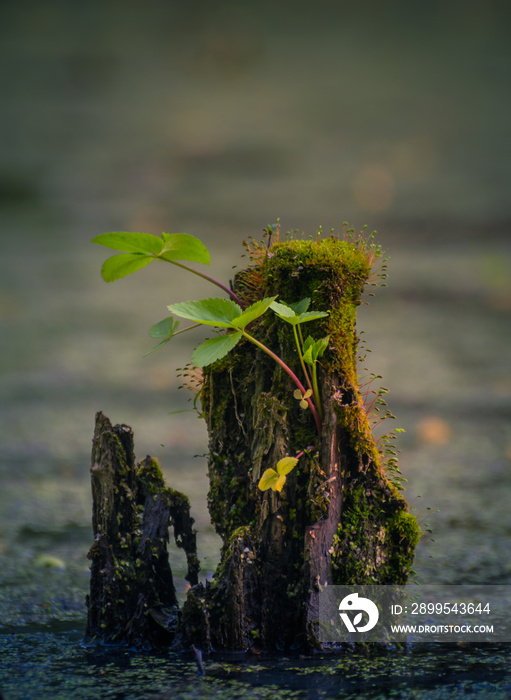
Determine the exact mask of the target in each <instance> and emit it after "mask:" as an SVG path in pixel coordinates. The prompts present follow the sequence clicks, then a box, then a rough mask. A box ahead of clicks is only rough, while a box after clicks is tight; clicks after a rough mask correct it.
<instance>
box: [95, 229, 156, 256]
mask: <svg viewBox="0 0 511 700" xmlns="http://www.w3.org/2000/svg"><path fill="white" fill-rule="evenodd" d="M92 242H93V243H97V244H98V245H104V246H105V247H106V248H113V249H114V250H122V251H124V252H125V253H150V254H151V255H159V254H160V253H161V251H162V248H163V241H162V239H161V238H160V237H159V236H153V234H152V233H127V232H125V231H115V232H112V233H102V234H100V235H99V236H96V237H95V238H93V239H92Z"/></svg>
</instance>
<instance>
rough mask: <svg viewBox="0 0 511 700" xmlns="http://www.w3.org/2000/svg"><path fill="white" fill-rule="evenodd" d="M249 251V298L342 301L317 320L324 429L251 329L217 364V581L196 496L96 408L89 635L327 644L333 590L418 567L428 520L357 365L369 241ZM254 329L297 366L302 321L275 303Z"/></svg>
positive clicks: (233, 646) (240, 279)
mask: <svg viewBox="0 0 511 700" xmlns="http://www.w3.org/2000/svg"><path fill="white" fill-rule="evenodd" d="M252 259H253V263H254V264H253V265H252V266H251V267H249V268H247V270H244V271H242V272H241V273H239V274H238V275H237V276H236V278H235V280H234V288H235V291H236V293H237V295H238V297H239V298H241V299H242V300H243V302H244V303H245V304H247V305H248V304H250V303H252V302H254V301H256V300H257V299H261V298H264V297H268V296H274V295H278V298H279V300H280V301H284V302H288V303H294V302H298V301H300V300H302V299H304V298H309V299H310V300H311V305H310V309H311V310H315V311H328V312H329V315H328V317H326V318H322V319H321V320H316V321H314V322H311V323H309V324H307V327H306V328H304V331H305V333H306V334H308V333H310V334H311V335H312V336H313V337H314V339H319V338H322V337H324V336H326V335H328V336H329V346H328V350H327V351H326V352H325V354H324V356H323V357H322V358H321V367H320V371H319V383H320V389H321V397H322V411H323V420H322V429H321V434H318V432H317V425H316V422H315V421H314V420H313V416H312V414H311V411H310V410H304V409H303V408H301V406H300V403H299V401H297V400H296V398H295V397H294V393H293V392H294V390H295V389H296V386H295V385H294V384H293V382H292V381H291V379H290V378H289V376H288V374H286V373H285V372H284V371H282V370H281V369H280V367H279V366H277V365H276V363H275V362H274V361H273V360H272V359H271V358H270V357H268V356H267V355H266V354H265V353H264V352H262V351H261V350H260V349H258V348H256V347H255V346H254V345H253V344H251V343H248V342H246V341H242V342H240V343H239V344H238V345H237V346H236V348H235V349H234V350H233V351H232V352H231V353H229V354H228V355H227V356H226V357H225V358H224V359H222V360H220V361H218V362H216V363H215V364H213V365H211V366H210V367H207V368H206V370H205V371H204V380H203V385H202V392H201V402H202V409H203V413H204V416H205V419H206V423H207V427H208V433H209V462H208V464H209V466H208V475H209V480H210V491H209V495H208V507H209V511H210V514H211V520H212V522H213V523H214V525H215V528H216V530H217V532H218V534H219V535H220V537H221V538H222V541H223V547H222V552H221V560H220V563H219V565H218V568H217V570H216V572H215V575H214V577H213V579H212V581H209V582H207V583H206V584H202V583H197V571H198V562H197V558H196V554H195V539H194V537H195V535H194V533H193V531H192V523H193V520H191V518H190V515H189V506H188V503H187V500H186V498H185V497H184V496H183V495H182V494H176V492H174V491H172V490H171V489H166V488H165V486H164V484H163V479H162V477H161V472H160V471H159V469H158V468H157V465H156V463H155V461H154V460H151V458H146V460H144V461H143V462H141V463H140V464H139V465H135V463H134V457H133V435H132V432H131V430H130V429H129V428H127V427H126V426H115V427H113V428H112V426H111V424H110V423H109V421H108V419H106V418H105V417H104V416H103V415H102V414H98V416H97V421H96V431H95V435H94V447H93V460H92V461H93V466H92V484H93V496H94V516H93V523H94V534H95V542H94V545H93V547H92V549H91V551H90V553H89V557H90V558H91V560H92V579H91V595H90V597H89V600H88V608H89V615H88V627H87V631H88V634H89V635H90V636H93V637H99V638H102V639H111V640H116V639H117V640H123V641H124V640H125V641H128V642H130V643H134V644H136V645H137V646H144V645H152V646H155V645H159V644H169V643H172V642H174V643H175V644H180V645H182V646H186V647H187V648H190V647H191V648H193V649H196V650H200V649H202V650H206V651H207V650H210V649H228V650H249V649H253V650H260V649H268V650H285V649H297V648H302V649H310V648H318V647H320V646H321V643H320V638H319V634H318V609H319V597H320V592H321V590H322V588H324V587H325V586H331V585H335V584H358V585H365V584H403V583H406V581H407V579H408V576H409V572H410V568H411V565H412V562H413V556H414V549H415V546H416V544H417V542H418V539H419V536H420V528H419V526H418V523H417V521H416V519H415V517H414V516H413V515H412V514H411V513H410V512H409V511H408V507H407V503H406V500H405V498H404V497H403V494H402V492H401V491H400V489H399V482H398V481H396V479H395V478H393V475H392V472H391V470H390V468H389V467H390V466H391V465H390V464H389V463H386V462H385V455H384V454H383V455H382V454H381V453H380V451H379V450H378V448H377V446H376V443H375V440H374V438H373V436H372V433H371V427H370V416H369V413H370V406H368V405H367V401H366V400H365V399H364V397H363V395H362V393H361V391H360V388H359V386H358V376H357V369H356V358H357V354H358V350H357V345H358V337H357V334H356V332H355V321H356V308H357V306H358V305H359V304H360V299H361V295H362V292H363V289H364V286H365V284H366V283H367V282H368V279H370V276H371V267H372V263H373V262H374V259H373V258H372V255H371V248H370V247H368V246H367V245H366V244H365V243H363V242H361V241H357V242H347V241H339V240H338V239H334V238H327V239H318V240H317V241H306V242H305V241H286V242H285V243H277V244H276V245H274V246H273V247H272V248H271V249H269V250H264V249H259V253H258V255H256V256H255V259H254V257H253V258H252ZM250 332H251V333H252V334H253V335H255V336H256V337H257V338H258V339H260V340H261V341H263V342H264V343H265V344H266V345H267V346H268V347H270V348H271V349H272V350H273V351H275V352H276V353H277V354H278V355H279V356H280V357H281V358H282V359H283V360H284V361H285V362H286V363H287V364H288V365H289V366H290V367H291V369H292V370H293V371H294V372H295V373H296V374H300V372H301V367H300V363H299V358H298V356H297V352H296V346H295V343H294V338H293V332H292V329H291V327H290V326H289V325H287V324H285V323H283V321H282V320H280V319H278V318H277V317H276V316H274V315H273V314H271V313H269V314H266V315H265V316H264V317H263V318H261V319H258V320H257V321H256V322H255V323H253V324H251V328H250ZM298 454H301V456H300V459H299V462H298V465H297V466H296V467H295V469H294V470H293V471H292V472H291V473H290V474H289V475H288V476H287V479H286V483H285V485H284V488H283V489H282V491H281V492H277V491H272V490H271V489H270V490H267V491H264V492H263V491H261V489H260V488H259V486H258V484H259V480H260V478H261V476H262V474H263V473H264V471H265V470H266V469H268V468H273V469H275V468H276V465H277V463H278V462H279V460H281V459H282V458H284V457H287V456H295V455H298ZM170 522H172V523H173V525H174V530H175V534H176V541H177V542H178V543H179V544H181V545H182V546H184V547H185V550H186V551H187V555H188V557H189V566H190V568H189V575H188V580H189V581H190V583H191V584H192V587H191V589H190V590H189V592H188V595H187V599H186V601H185V604H184V606H183V609H182V610H181V611H178V606H177V601H176V596H175V590H174V584H173V580H172V573H171V571H170V567H169V565H168V556H167V549H166V547H167V542H168V525H169V523H170Z"/></svg>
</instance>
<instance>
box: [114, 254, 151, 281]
mask: <svg viewBox="0 0 511 700" xmlns="http://www.w3.org/2000/svg"><path fill="white" fill-rule="evenodd" d="M153 260H154V258H153V257H151V256H150V255H144V254H143V253H121V254H120V255H114V256H113V257H111V258H107V260H105V262H104V263H103V267H102V268H101V276H102V277H103V279H104V280H105V282H114V280H118V279H120V278H121V277H126V276H127V275H131V273H132V272H136V271H137V270H140V269H141V268H142V267H145V266H146V265H149V263H150V262H152V261H153Z"/></svg>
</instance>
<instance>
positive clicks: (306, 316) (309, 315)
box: [298, 311, 329, 323]
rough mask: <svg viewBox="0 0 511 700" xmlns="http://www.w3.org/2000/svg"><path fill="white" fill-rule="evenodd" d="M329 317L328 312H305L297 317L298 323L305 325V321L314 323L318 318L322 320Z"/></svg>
mask: <svg viewBox="0 0 511 700" xmlns="http://www.w3.org/2000/svg"><path fill="white" fill-rule="evenodd" d="M328 315H329V311H306V312H305V313H303V314H300V315H299V316H298V323H307V321H315V320H316V319H318V318H324V317H325V316H328Z"/></svg>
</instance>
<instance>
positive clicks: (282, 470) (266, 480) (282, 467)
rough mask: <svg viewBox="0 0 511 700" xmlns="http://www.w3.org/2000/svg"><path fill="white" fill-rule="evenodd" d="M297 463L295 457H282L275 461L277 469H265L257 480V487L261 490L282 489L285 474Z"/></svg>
mask: <svg viewBox="0 0 511 700" xmlns="http://www.w3.org/2000/svg"><path fill="white" fill-rule="evenodd" d="M297 464H298V459H297V458H296V457H284V458H283V459H281V460H280V461H279V462H278V463H277V470H276V471H275V469H267V470H266V471H265V472H264V474H263V475H262V477H261V479H260V480H259V488H260V489H261V491H267V490H268V489H271V490H272V491H278V492H279V493H280V491H282V488H283V486H284V484H285V483H286V475H287V474H289V472H290V471H292V470H293V469H294V468H295V467H296V465H297Z"/></svg>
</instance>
